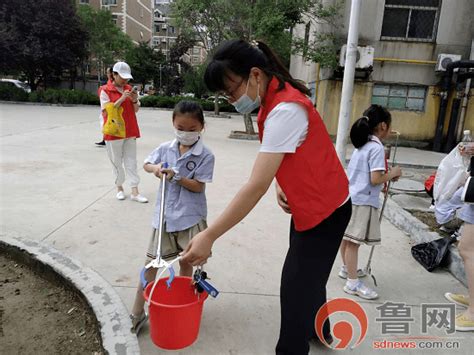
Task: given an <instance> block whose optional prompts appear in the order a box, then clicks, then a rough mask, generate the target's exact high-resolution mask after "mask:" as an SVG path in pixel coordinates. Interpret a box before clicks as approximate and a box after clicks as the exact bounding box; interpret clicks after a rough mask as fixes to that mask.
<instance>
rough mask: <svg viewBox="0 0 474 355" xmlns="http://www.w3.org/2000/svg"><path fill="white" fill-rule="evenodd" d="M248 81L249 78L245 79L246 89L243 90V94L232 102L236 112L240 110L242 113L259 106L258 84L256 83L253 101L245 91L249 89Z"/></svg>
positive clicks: (249, 111)
mask: <svg viewBox="0 0 474 355" xmlns="http://www.w3.org/2000/svg"><path fill="white" fill-rule="evenodd" d="M249 82H250V80H249V81H247V89H246V90H245V94H243V95H242V96H241V97H240V98H239V99H238V100H237V101H235V102H233V103H232V106H234V107H235V109H236V110H237V112H240V113H242V114H244V115H245V114H248V113H251V112H252V111H253V110H255V109H256V108H257V107H259V106H260V94H259V92H260V84H259V83H257V97H256V98H255V101H252V99H251V98H250V97H249V96H248V95H247V92H248V91H249Z"/></svg>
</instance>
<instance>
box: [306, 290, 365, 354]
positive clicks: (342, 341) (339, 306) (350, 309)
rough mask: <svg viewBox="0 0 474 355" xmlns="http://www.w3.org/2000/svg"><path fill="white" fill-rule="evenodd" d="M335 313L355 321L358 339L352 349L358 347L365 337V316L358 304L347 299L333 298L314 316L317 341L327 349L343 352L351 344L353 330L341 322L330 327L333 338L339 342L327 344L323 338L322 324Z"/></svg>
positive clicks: (344, 322)
mask: <svg viewBox="0 0 474 355" xmlns="http://www.w3.org/2000/svg"><path fill="white" fill-rule="evenodd" d="M335 313H349V314H351V315H352V316H353V317H355V319H357V321H358V323H359V327H360V335H359V339H357V341H356V343H355V344H354V346H352V348H355V347H356V346H358V345H360V343H362V341H363V340H364V339H365V336H366V335H367V327H368V319H367V314H366V313H365V311H364V309H363V308H362V307H361V306H360V304H359V303H357V302H356V301H353V300H351V299H348V298H335V299H333V300H330V301H328V302H326V303H325V304H324V305H323V306H322V307H321V308H320V309H319V311H318V314H316V319H315V321H314V326H315V330H316V334H317V335H318V338H319V340H321V342H322V343H323V344H324V345H326V346H327V347H328V348H331V349H337V350H344V349H346V348H347V347H348V346H349V345H350V344H351V342H352V337H353V336H354V329H353V326H352V324H351V323H350V322H348V321H345V320H341V321H338V322H337V323H335V324H334V326H333V327H332V335H333V337H334V338H336V339H338V340H339V341H338V342H337V344H328V343H327V342H326V340H325V339H324V336H323V324H324V322H325V321H326V320H327V319H328V318H329V316H330V315H332V314H335Z"/></svg>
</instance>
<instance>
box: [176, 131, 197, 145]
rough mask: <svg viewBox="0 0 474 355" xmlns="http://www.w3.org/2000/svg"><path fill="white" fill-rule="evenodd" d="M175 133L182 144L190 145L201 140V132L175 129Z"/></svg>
mask: <svg viewBox="0 0 474 355" xmlns="http://www.w3.org/2000/svg"><path fill="white" fill-rule="evenodd" d="M174 134H175V136H176V139H177V140H178V142H179V143H180V144H182V145H187V146H190V145H193V144H194V143H196V142H197V141H198V140H199V136H200V135H201V132H186V131H180V130H178V129H175V130H174Z"/></svg>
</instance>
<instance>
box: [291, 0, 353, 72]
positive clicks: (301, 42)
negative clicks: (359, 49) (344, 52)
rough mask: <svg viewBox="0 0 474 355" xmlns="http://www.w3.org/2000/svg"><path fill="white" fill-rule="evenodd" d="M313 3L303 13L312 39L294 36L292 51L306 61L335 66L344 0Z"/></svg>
mask: <svg viewBox="0 0 474 355" xmlns="http://www.w3.org/2000/svg"><path fill="white" fill-rule="evenodd" d="M313 2H314V4H313V5H312V6H311V7H310V9H309V10H308V11H307V12H306V13H305V14H306V16H307V18H308V19H309V24H310V25H312V26H310V27H312V28H314V30H313V39H312V40H311V41H309V40H308V38H295V39H294V41H293V52H294V53H295V54H300V55H302V56H303V58H304V59H305V60H307V61H312V62H314V63H319V64H320V65H321V67H322V68H332V69H334V68H336V67H337V64H338V58H337V52H338V50H339V49H340V48H341V45H342V43H343V38H342V36H341V35H340V32H339V30H340V27H341V26H342V24H341V20H342V13H341V12H342V9H343V8H344V0H337V1H336V2H334V3H332V4H328V5H324V4H323V1H322V0H313Z"/></svg>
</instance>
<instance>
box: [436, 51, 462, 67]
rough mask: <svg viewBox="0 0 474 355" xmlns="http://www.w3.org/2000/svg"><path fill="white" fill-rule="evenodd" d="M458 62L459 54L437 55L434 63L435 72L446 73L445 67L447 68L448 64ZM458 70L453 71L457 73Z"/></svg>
mask: <svg viewBox="0 0 474 355" xmlns="http://www.w3.org/2000/svg"><path fill="white" fill-rule="evenodd" d="M458 60H461V55H459V54H445V53H441V54H438V61H437V62H436V69H435V71H446V67H447V66H448V64H450V63H452V62H456V61H458ZM458 69H459V68H456V69H454V71H458Z"/></svg>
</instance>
